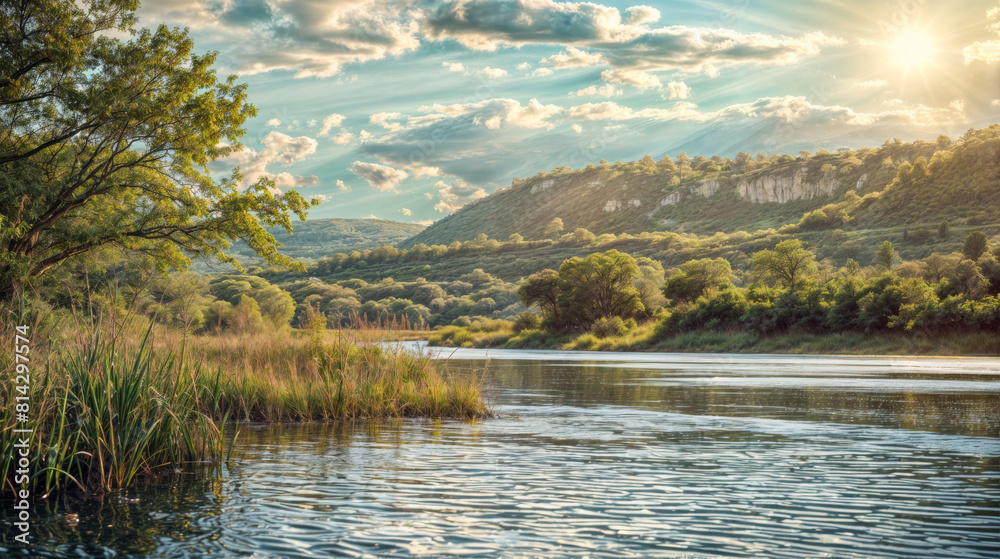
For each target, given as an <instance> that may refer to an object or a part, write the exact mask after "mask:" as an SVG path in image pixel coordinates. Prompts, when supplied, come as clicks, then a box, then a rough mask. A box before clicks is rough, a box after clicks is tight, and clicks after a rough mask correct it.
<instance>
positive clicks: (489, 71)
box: [476, 66, 507, 80]
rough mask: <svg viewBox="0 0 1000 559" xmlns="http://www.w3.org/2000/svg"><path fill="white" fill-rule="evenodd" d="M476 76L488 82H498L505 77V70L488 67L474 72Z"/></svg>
mask: <svg viewBox="0 0 1000 559" xmlns="http://www.w3.org/2000/svg"><path fill="white" fill-rule="evenodd" d="M476 75H478V76H479V77H481V78H486V79H488V80H498V79H500V78H502V77H504V76H506V75H507V70H504V69H502V68H490V67H489V66H487V67H485V68H483V69H482V70H479V71H478V72H476Z"/></svg>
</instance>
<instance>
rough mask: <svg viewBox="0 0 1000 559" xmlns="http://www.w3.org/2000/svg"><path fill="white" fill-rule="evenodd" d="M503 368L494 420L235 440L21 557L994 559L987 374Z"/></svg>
mask: <svg viewBox="0 0 1000 559" xmlns="http://www.w3.org/2000/svg"><path fill="white" fill-rule="evenodd" d="M498 355H499V356H503V354H502V353H500V354H498V353H496V352H493V353H492V357H493V359H492V360H491V362H490V364H489V368H488V377H487V378H488V381H487V382H488V384H490V385H492V386H493V387H494V388H493V389H492V396H493V398H494V399H495V400H496V401H497V403H498V404H499V405H500V407H501V411H502V412H504V416H503V417H502V418H501V419H498V420H488V421H480V422H454V421H428V420H423V421H406V422H386V423H379V422H360V423H356V424H350V423H334V424H314V425H283V426H271V427H252V428H251V427H247V428H244V431H243V433H242V434H241V440H242V443H241V445H240V446H241V449H242V453H243V456H242V460H241V461H240V462H239V463H238V464H236V463H233V464H229V465H226V466H225V469H224V471H223V476H222V478H221V479H220V480H219V481H212V480H211V479H206V477H205V476H203V475H195V474H194V473H185V474H181V475H177V476H173V477H171V478H170V479H165V480H162V481H160V482H159V483H157V484H156V485H155V486H153V487H150V488H148V489H146V490H140V491H133V492H130V493H129V494H128V495H126V496H124V497H125V498H124V499H122V498H119V496H108V497H105V499H104V500H103V501H101V502H96V501H81V500H79V499H77V500H74V499H73V498H70V497H63V498H61V499H59V500H58V501H54V502H52V503H45V504H44V505H38V506H41V507H42V508H43V509H44V512H43V511H41V510H40V511H39V514H44V515H47V521H46V522H44V523H41V522H40V523H37V524H35V526H36V530H37V532H36V533H37V534H38V535H39V537H40V540H41V543H38V544H36V546H35V547H34V548H33V550H32V554H33V555H37V556H60V557H63V556H81V555H83V556H101V555H107V556H111V555H112V554H114V553H118V554H126V555H133V556H154V557H156V556H159V557H184V556H194V555H201V554H204V553H209V552H212V553H217V554H221V555H223V556H242V557H329V556H383V555H390V556H392V555H395V556H428V557H440V556H458V555H462V556H482V557H497V556H500V557H528V556H530V557H535V556H543V557H546V556H547V557H564V556H575V557H629V556H634V557H650V556H660V557H679V556H685V555H686V556H695V557H697V556H711V557H718V556H722V557H753V556H763V557H782V556H787V557H803V556H819V555H826V556H834V557H921V556H925V557H995V556H997V554H998V553H1000V535H998V534H1000V433H998V425H1000V418H998V409H997V405H998V402H997V400H998V398H997V396H998V394H1000V387H998V386H997V382H996V381H997V379H998V377H997V376H996V374H995V373H993V372H991V369H990V367H991V366H994V365H995V363H993V362H985V363H979V362H974V361H965V362H964V365H961V366H959V365H956V364H955V363H952V362H947V363H943V365H942V366H941V367H939V368H934V367H933V366H929V365H926V363H928V362H924V363H925V365H924V366H922V367H921V366H918V365H913V364H909V365H906V367H905V370H902V371H901V370H899V368H898V367H893V366H886V364H885V363H882V364H881V365H880V364H879V363H878V362H875V363H874V364H873V363H870V362H864V363H861V364H859V362H858V361H853V360H847V361H845V363H844V364H843V367H842V369H841V373H842V374H841V375H840V376H839V377H838V376H837V375H836V372H837V360H836V359H825V360H824V361H823V362H822V363H815V365H817V366H816V367H815V369H816V371H817V372H816V373H815V374H810V372H809V371H810V370H811V368H810V363H808V362H805V363H803V362H797V361H795V360H794V359H788V360H786V361H784V362H783V365H781V366H779V367H777V369H778V370H777V371H776V368H775V367H770V366H768V365H767V364H766V362H763V361H756V362H751V363H748V362H746V361H739V360H737V361H734V362H732V363H729V365H730V366H729V367H727V366H726V364H724V363H723V364H711V363H706V362H704V361H699V360H698V359H697V358H695V359H687V358H685V359H686V361H684V362H682V363H680V364H675V363H670V362H668V361H664V360H662V357H655V358H652V359H651V360H649V361H643V359H644V357H643V356H640V358H639V359H637V360H636V361H629V362H624V363H621V364H620V365H621V366H617V365H616V364H615V363H614V362H613V361H609V360H607V359H600V360H595V361H594V362H582V361H576V362H567V360H563V359H556V360H553V359H537V358H536V359H533V360H532V359H523V358H521V357H517V356H516V357H517V358H516V359H512V360H506V359H500V358H499V357H498ZM466 356H468V355H462V357H466ZM806 361H808V360H806ZM755 363H757V364H758V365H755ZM449 366H450V367H451V368H452V369H454V370H464V369H468V368H482V366H483V362H482V361H481V360H456V359H453V360H452V361H451V362H450V363H449ZM776 373H778V374H776ZM831 378H835V379H836V380H833V381H831ZM134 498H138V499H139V501H138V502H132V501H130V499H134ZM9 510H10V507H9V506H5V507H4V509H3V512H0V522H4V523H6V522H9V520H8V519H7V518H4V517H3V515H4V514H7V513H8V511H9ZM36 510H37V509H36ZM69 512H76V513H77V514H78V515H79V524H78V525H76V526H70V525H69V523H67V521H66V520H65V515H66V514H67V513H69ZM3 537H9V535H8V534H3ZM36 541H39V540H36ZM0 542H2V543H0V548H2V547H11V543H10V541H9V540H0ZM18 553H23V552H22V551H21V550H16V549H9V550H4V549H0V555H8V554H10V555H16V554H18Z"/></svg>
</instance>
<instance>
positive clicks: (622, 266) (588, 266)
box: [556, 250, 645, 329]
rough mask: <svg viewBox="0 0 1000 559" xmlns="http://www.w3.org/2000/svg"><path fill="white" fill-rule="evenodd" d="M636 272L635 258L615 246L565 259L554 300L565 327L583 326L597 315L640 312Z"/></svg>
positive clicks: (641, 306) (592, 321)
mask: <svg viewBox="0 0 1000 559" xmlns="http://www.w3.org/2000/svg"><path fill="white" fill-rule="evenodd" d="M638 276H639V266H638V265H637V264H636V261H635V259H634V258H632V257H631V256H629V255H628V254H624V253H621V252H618V251H617V250H609V251H606V252H595V253H593V254H590V255H588V256H586V257H585V258H577V257H574V258H570V259H568V260H565V261H564V262H563V263H562V265H560V266H559V298H558V300H557V303H556V305H557V307H558V308H559V314H560V317H561V319H562V321H563V325H564V327H566V328H570V329H586V328H589V327H590V325H591V324H593V323H594V321H596V320H598V319H600V318H611V317H615V316H617V317H621V318H625V319H627V318H634V317H636V316H639V314H640V313H642V312H643V311H644V310H645V308H644V307H643V304H642V300H641V298H640V296H639V290H638V289H636V288H635V286H634V285H633V281H634V280H635V279H636V278H637V277H638Z"/></svg>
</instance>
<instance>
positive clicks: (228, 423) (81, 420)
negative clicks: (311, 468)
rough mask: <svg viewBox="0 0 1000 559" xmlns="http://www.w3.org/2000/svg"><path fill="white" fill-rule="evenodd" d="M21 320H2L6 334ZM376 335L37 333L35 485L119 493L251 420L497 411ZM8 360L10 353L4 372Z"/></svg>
mask: <svg viewBox="0 0 1000 559" xmlns="http://www.w3.org/2000/svg"><path fill="white" fill-rule="evenodd" d="M12 322H13V321H5V323H4V325H3V326H2V327H0V329H2V330H4V332H2V334H3V336H4V339H13V326H12V325H11V324H12ZM380 328H384V325H380ZM8 330H9V331H8ZM377 335H378V332H377V331H376V329H374V328H373V329H371V330H370V331H364V330H362V331H333V332H326V331H322V330H321V329H320V330H318V331H313V332H301V331H293V330H291V329H288V328H284V329H280V330H277V331H274V332H271V333H267V334H256V335H247V336H231V337H230V336H187V335H185V334H184V333H183V332H177V331H172V330H166V329H159V328H155V327H153V326H152V325H150V324H149V323H148V322H143V321H132V322H127V323H124V324H122V323H118V324H117V325H115V326H113V327H112V326H110V325H93V326H89V325H88V324H87V323H85V322H82V321H80V322H76V323H74V324H72V325H71V327H63V328H61V329H54V330H53V331H52V332H49V333H48V335H46V336H44V337H38V336H36V337H35V339H36V340H38V345H37V347H33V349H32V352H33V361H32V363H33V368H34V372H33V373H32V374H33V376H32V388H31V391H30V398H31V412H30V417H31V421H30V424H28V425H27V427H28V428H31V429H33V430H34V435H33V438H32V440H31V448H30V453H29V454H30V461H31V464H30V466H29V470H30V471H31V479H30V486H31V488H32V489H33V491H34V493H35V494H40V493H46V494H47V493H49V492H52V491H55V490H59V489H64V488H66V487H72V486H75V487H78V488H80V489H82V490H87V491H98V492H101V491H110V490H114V489H119V488H124V487H128V486H130V485H134V484H135V483H137V482H139V481H140V480H143V479H148V478H149V477H150V476H153V475H155V474H158V473H160V472H164V471H172V470H174V469H176V468H178V467H180V466H182V465H184V464H191V463H208V464H215V465H218V464H221V463H222V462H223V461H224V460H226V459H228V458H229V456H230V455H231V453H232V452H233V445H234V444H235V441H236V438H237V436H238V433H239V422H243V421H259V422H279V421H313V420H334V419H359V418H388V417H411V416H427V417H458V418H475V417H484V416H488V415H490V409H489V407H488V406H487V405H486V404H484V402H483V399H482V392H481V389H482V385H481V379H480V378H478V377H473V376H464V377H457V376H450V375H448V374H447V372H443V371H439V370H438V369H437V366H436V362H435V361H433V360H432V359H431V358H429V357H428V356H426V355H414V354H411V353H408V352H405V351H403V350H402V349H400V348H392V347H386V346H382V345H379V344H376V343H374V342H376V341H378V339H377V338H376V336H377ZM11 364H12V360H11V356H10V355H3V356H2V357H0V365H3V366H4V370H11V367H10V365H11ZM13 386H14V383H12V382H4V383H0V402H3V403H4V405H3V406H0V427H2V430H0V449H2V455H0V482H2V486H0V487H2V491H0V493H5V492H6V491H7V490H8V489H10V490H13V489H15V487H20V485H19V484H15V481H14V480H15V471H16V469H17V464H16V463H15V462H14V457H15V456H16V455H15V452H14V444H16V442H17V439H16V437H15V435H14V433H13V428H14V427H15V421H16V417H15V414H14V408H13V405H12V402H13V401H14V396H15V394H14V392H15V390H14V388H13ZM17 427H19V428H20V427H24V425H21V424H18V425H17Z"/></svg>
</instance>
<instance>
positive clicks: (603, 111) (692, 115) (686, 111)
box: [567, 101, 710, 121]
mask: <svg viewBox="0 0 1000 559" xmlns="http://www.w3.org/2000/svg"><path fill="white" fill-rule="evenodd" d="M567 114H568V115H569V116H570V117H571V118H578V119H580V120H631V119H635V118H649V119H654V120H675V119H680V120H696V121H704V120H708V118H710V117H709V116H708V115H706V114H705V113H702V112H699V111H698V110H696V105H694V104H693V103H676V104H675V105H674V106H673V107H672V108H669V109H658V108H646V109H641V110H638V111H636V110H633V109H632V108H631V107H625V106H622V105H619V104H618V103H615V102H613V101H604V102H603V103H585V104H583V105H577V106H575V107H570V109H569V110H568V111H567Z"/></svg>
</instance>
